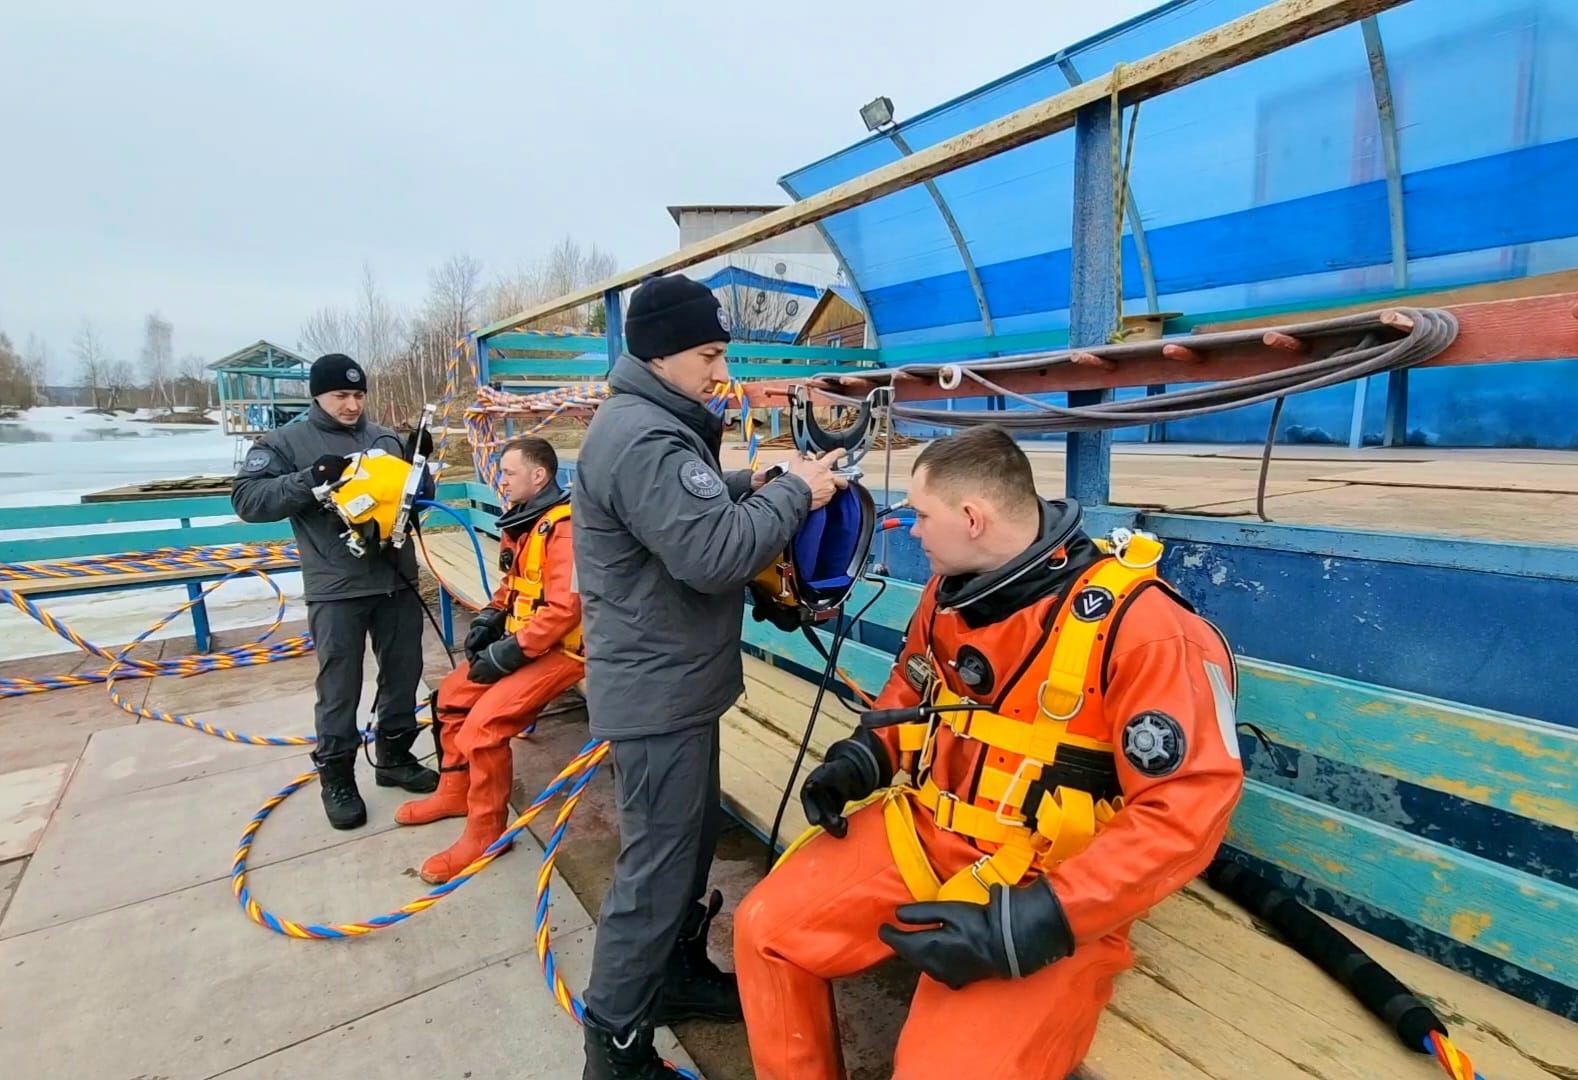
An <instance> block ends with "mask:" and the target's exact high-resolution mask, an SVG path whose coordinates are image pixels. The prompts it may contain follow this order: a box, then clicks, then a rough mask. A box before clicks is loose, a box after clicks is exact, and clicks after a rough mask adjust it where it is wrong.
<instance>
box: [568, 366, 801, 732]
mask: <svg viewBox="0 0 1578 1080" xmlns="http://www.w3.org/2000/svg"><path fill="white" fill-rule="evenodd" d="M608 381H609V384H610V385H611V387H612V388H613V390H614V393H613V396H611V397H610V398H609V399H608V400H607V401H606V402H604V403H603V404H602V405H600V406H599V407H598V409H597V412H596V414H595V415H594V416H593V417H592V422H591V424H590V425H589V426H588V428H587V432H586V440H585V442H584V444H583V445H582V447H581V450H580V454H579V456H578V457H577V459H576V469H575V488H574V492H573V494H572V495H571V507H572V511H573V513H574V520H575V568H576V578H577V580H578V583H579V592H580V594H581V613H582V614H581V617H582V628H583V632H584V634H585V638H586V654H587V664H586V687H587V694H586V697H587V712H588V714H589V716H590V719H591V732H592V734H593V735H594V736H596V737H597V738H601V739H628V738H637V737H640V736H644V735H655V734H662V733H668V732H674V731H679V730H682V729H685V728H689V727H695V726H698V725H702V724H707V723H711V722H713V721H716V720H717V719H718V718H719V717H720V716H722V715H723V714H724V713H725V712H726V711H728V709H729V706H731V705H733V704H734V702H735V700H736V699H737V698H738V697H739V696H740V693H741V692H742V691H743V689H744V674H743V665H742V663H741V659H740V629H741V627H740V622H741V619H742V618H743V616H744V614H745V586H746V583H747V582H749V581H750V580H751V579H752V578H753V577H755V576H756V575H757V574H758V573H760V572H761V571H762V570H763V569H764V568H765V567H766V566H767V565H768V564H769V563H771V562H772V560H773V559H774V558H776V557H777V556H778V554H779V553H780V552H782V551H783V549H784V547H785V546H786V545H787V544H788V542H789V540H790V538H791V537H792V536H793V535H794V532H795V530H796V529H798V528H799V527H800V525H801V523H802V522H804V521H805V518H806V516H807V515H808V514H809V513H810V510H811V488H810V485H808V484H807V483H806V482H805V481H804V480H802V479H800V478H799V477H798V476H792V475H785V476H782V477H779V478H778V479H776V480H773V481H772V482H770V483H768V484H767V485H766V486H765V487H763V488H761V489H760V490H759V491H756V492H754V493H753V492H752V491H751V474H750V471H749V470H739V471H735V472H731V473H730V474H729V475H728V476H727V477H723V476H720V475H719V474H720V468H719V465H718V450H719V447H720V446H721V444H722V441H723V421H722V418H720V417H717V416H714V415H713V414H712V413H711V412H709V411H708V410H707V409H706V407H705V406H703V405H702V404H701V403H700V402H697V401H694V400H692V399H691V398H688V397H686V396H685V395H683V394H681V393H680V392H679V391H677V390H675V389H674V388H673V387H671V386H670V385H669V384H668V383H666V382H664V381H663V380H662V379H660V378H658V377H657V375H655V374H654V373H653V372H652V371H651V369H649V368H648V367H647V366H646V365H645V364H643V363H641V362H640V361H639V360H635V359H633V358H631V357H629V356H621V357H620V358H619V360H618V361H617V362H616V363H615V364H614V369H613V371H612V372H611V373H610V375H609V380H608Z"/></svg>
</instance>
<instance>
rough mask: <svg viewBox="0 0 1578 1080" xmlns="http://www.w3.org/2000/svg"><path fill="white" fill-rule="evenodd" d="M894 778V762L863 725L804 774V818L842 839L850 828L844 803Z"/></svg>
mask: <svg viewBox="0 0 1578 1080" xmlns="http://www.w3.org/2000/svg"><path fill="white" fill-rule="evenodd" d="M892 779H893V766H892V763H890V762H889V761H888V751H887V747H885V746H883V745H882V740H880V739H878V738H877V737H876V736H874V735H872V734H871V733H869V732H867V731H866V730H865V729H863V728H860V729H856V731H855V734H854V735H852V736H850V737H849V738H847V739H839V740H838V741H837V742H836V743H834V744H833V745H832V746H829V747H828V748H827V756H826V757H825V758H823V760H822V764H820V765H818V766H817V767H816V768H815V769H812V770H811V775H810V776H807V777H806V778H805V783H804V784H803V785H802V786H801V788H800V805H801V806H802V807H803V808H804V809H805V819H806V821H808V822H810V823H811V824H812V825H820V826H821V827H822V828H824V829H826V830H827V831H828V832H829V833H831V834H832V835H833V836H836V837H838V838H839V839H840V840H842V839H843V838H844V834H845V833H846V832H848V831H849V822H848V821H846V820H845V819H844V807H845V806H847V805H848V804H849V803H852V802H855V801H856V800H858V799H864V798H865V797H866V796H867V795H870V794H871V793H872V792H873V791H876V790H877V789H878V788H879V787H883V786H884V785H886V784H887V783H888V781H890V780H892Z"/></svg>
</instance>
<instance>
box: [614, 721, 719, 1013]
mask: <svg viewBox="0 0 1578 1080" xmlns="http://www.w3.org/2000/svg"><path fill="white" fill-rule="evenodd" d="M611 756H612V758H613V762H614V796H615V798H616V800H617V801H618V803H619V843H620V848H619V859H618V861H616V862H615V863H614V880H613V882H612V883H611V884H610V885H609V887H608V894H607V895H606V896H604V897H603V907H602V911H601V913H600V914H599V916H598V922H597V940H596V943H595V945H594V946H593V951H592V977H591V979H590V981H589V982H588V984H587V987H586V994H585V997H584V1000H585V1002H586V1005H587V1007H588V1008H589V1009H590V1010H591V1011H592V1012H593V1013H594V1014H595V1015H596V1017H597V1019H598V1020H600V1021H601V1022H602V1023H603V1024H604V1025H605V1026H607V1027H608V1028H610V1029H611V1030H613V1031H615V1032H626V1031H629V1030H630V1029H631V1028H633V1027H635V1026H636V1025H637V1024H639V1023H641V1022H642V1021H643V1020H644V1019H646V1018H647V1017H648V1016H649V1015H650V1014H651V1012H652V1007H653V1005H654V1004H655V1003H656V1001H657V996H658V991H659V990H660V989H662V986H663V973H664V969H665V968H666V967H667V965H668V960H669V954H670V953H671V952H672V951H673V949H674V945H675V942H676V941H677V940H678V938H679V931H680V927H681V925H682V924H683V923H684V921H685V915H686V913H687V911H688V910H689V909H690V907H691V905H693V904H695V903H697V902H699V901H700V900H701V898H702V896H703V895H704V894H705V893H706V890H707V875H708V873H709V872H710V871H711V869H712V857H713V855H714V854H715V853H716V851H717V848H718V833H719V832H720V831H722V828H723V806H722V804H721V803H720V802H719V801H718V799H719V794H720V792H719V783H718V722H717V721H713V722H712V723H711V724H707V725H705V726H702V727H694V728H688V729H686V730H684V731H679V732H675V733H673V734H670V735H649V736H647V737H645V738H638V739H617V740H615V741H614V743H613V749H612V754H611Z"/></svg>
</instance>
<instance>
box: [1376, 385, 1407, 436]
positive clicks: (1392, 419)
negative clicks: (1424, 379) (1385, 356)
mask: <svg viewBox="0 0 1578 1080" xmlns="http://www.w3.org/2000/svg"><path fill="white" fill-rule="evenodd" d="M1407 442H1408V369H1407V368H1404V369H1403V370H1402V371H1393V372H1390V373H1389V374H1388V375H1387V377H1386V426H1385V428H1383V429H1382V434H1381V445H1382V446H1402V445H1404V444H1406V443H1407Z"/></svg>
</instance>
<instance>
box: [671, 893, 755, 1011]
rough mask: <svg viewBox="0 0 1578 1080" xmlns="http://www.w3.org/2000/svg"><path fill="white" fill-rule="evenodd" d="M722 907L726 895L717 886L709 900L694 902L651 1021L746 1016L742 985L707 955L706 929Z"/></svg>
mask: <svg viewBox="0 0 1578 1080" xmlns="http://www.w3.org/2000/svg"><path fill="white" fill-rule="evenodd" d="M722 907H723V894H722V893H720V892H719V891H718V890H716V889H714V890H713V891H712V895H711V896H709V897H708V898H707V903H706V904H705V905H702V904H692V905H691V908H690V910H689V911H688V912H686V914H685V923H684V925H683V926H681V927H680V931H679V941H677V942H675V944H674V951H673V952H672V953H670V954H669V958H668V968H667V969H666V970H665V971H664V973H663V989H662V991H661V993H660V994H659V995H658V1003H657V1009H656V1011H655V1012H654V1014H653V1017H652V1020H653V1023H656V1024H673V1023H676V1022H678V1021H680V1020H727V1021H730V1022H731V1023H739V1022H740V1021H742V1020H744V1019H745V1012H744V1010H743V1009H742V1008H741V1007H740V984H739V980H738V979H737V978H736V977H735V975H734V973H733V972H732V971H721V970H719V968H718V965H717V964H714V963H713V962H712V958H711V957H709V956H708V955H707V929H708V927H710V926H711V925H712V920H713V917H714V916H716V915H717V914H718V911H719V909H720V908H722Z"/></svg>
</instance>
